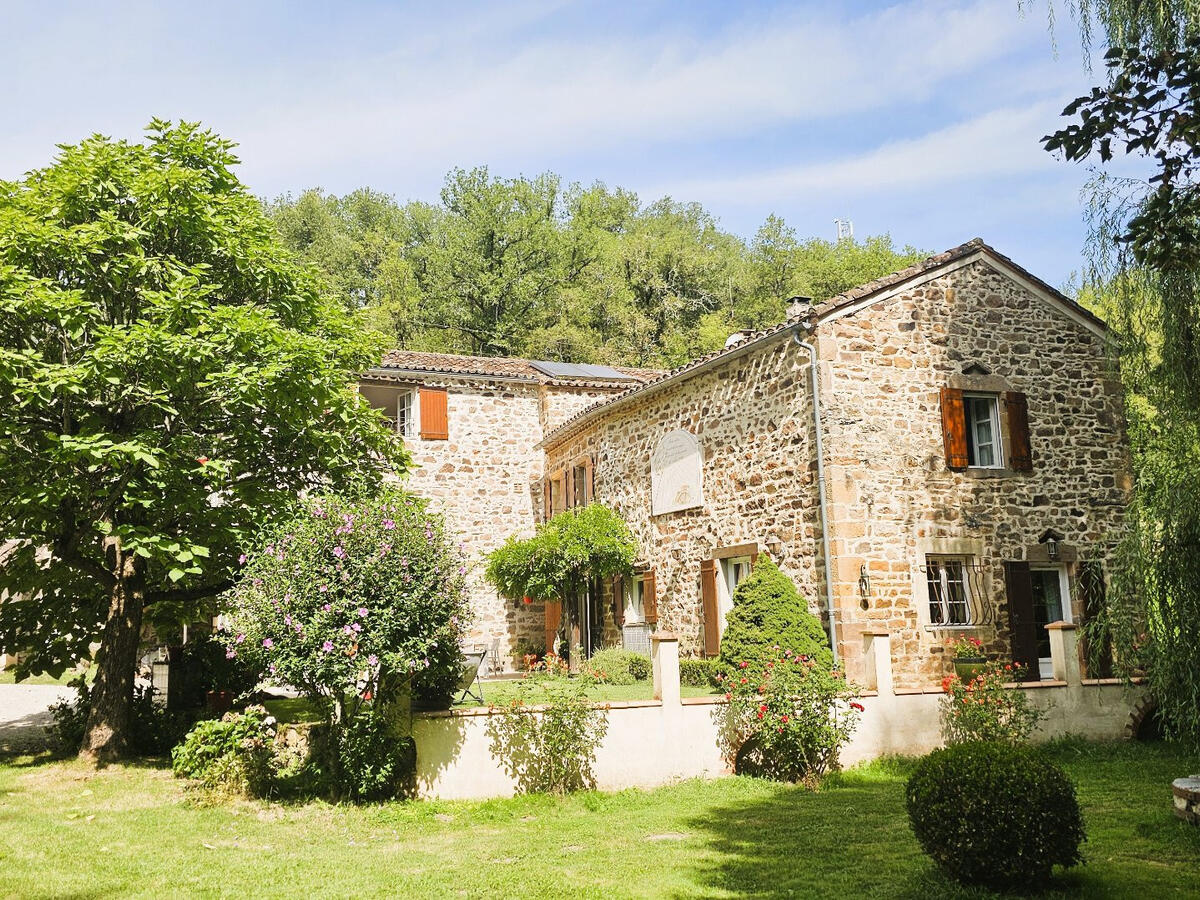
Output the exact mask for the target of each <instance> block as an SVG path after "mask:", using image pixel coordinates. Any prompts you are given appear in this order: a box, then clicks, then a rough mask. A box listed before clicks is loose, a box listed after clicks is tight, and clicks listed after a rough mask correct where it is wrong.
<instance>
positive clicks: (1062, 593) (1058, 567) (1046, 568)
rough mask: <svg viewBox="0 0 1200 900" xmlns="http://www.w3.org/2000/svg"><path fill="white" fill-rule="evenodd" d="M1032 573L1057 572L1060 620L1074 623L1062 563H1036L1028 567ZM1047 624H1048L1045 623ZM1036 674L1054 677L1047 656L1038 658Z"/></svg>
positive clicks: (1045, 677) (1044, 677)
mask: <svg viewBox="0 0 1200 900" xmlns="http://www.w3.org/2000/svg"><path fill="white" fill-rule="evenodd" d="M1029 571H1030V572H1031V573H1032V572H1057V573H1058V602H1059V605H1061V606H1062V620H1063V621H1064V622H1074V621H1075V620H1074V618H1073V614H1072V610H1071V579H1070V576H1069V574H1068V572H1067V567H1066V565H1065V564H1064V563H1036V564H1034V565H1031V566H1030V567H1029ZM1047 624H1049V623H1047ZM1038 669H1039V671H1038V674H1039V675H1040V676H1041V678H1042V679H1043V680H1047V679H1050V678H1053V677H1054V663H1053V660H1052V659H1051V657H1049V656H1039V657H1038Z"/></svg>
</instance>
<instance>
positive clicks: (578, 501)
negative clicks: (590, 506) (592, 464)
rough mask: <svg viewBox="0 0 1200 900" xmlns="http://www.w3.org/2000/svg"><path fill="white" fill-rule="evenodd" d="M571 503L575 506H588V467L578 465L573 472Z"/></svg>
mask: <svg viewBox="0 0 1200 900" xmlns="http://www.w3.org/2000/svg"><path fill="white" fill-rule="evenodd" d="M571 482H572V491H573V493H572V494H571V501H572V505H574V506H586V505H587V466H585V465H582V464H581V465H578V466H575V468H573V469H572V470H571Z"/></svg>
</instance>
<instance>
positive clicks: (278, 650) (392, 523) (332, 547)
mask: <svg viewBox="0 0 1200 900" xmlns="http://www.w3.org/2000/svg"><path fill="white" fill-rule="evenodd" d="M465 574H466V568H465V565H464V563H463V560H462V558H461V554H460V553H459V551H458V550H456V549H455V547H454V546H453V544H452V543H451V540H450V537H449V536H448V534H447V533H446V528H445V524H444V523H443V521H442V519H441V517H440V516H439V515H437V514H435V513H433V512H431V511H430V510H429V509H428V508H427V502H426V501H425V500H422V499H419V498H416V497H413V496H411V495H409V494H407V493H405V492H403V491H400V490H396V489H388V490H385V491H383V492H382V493H380V494H379V496H378V497H375V498H371V499H364V500H347V499H344V498H339V497H334V496H320V497H316V498H312V499H310V500H308V501H307V502H306V503H305V506H304V508H303V510H302V511H301V512H299V513H298V514H297V515H296V516H295V518H293V519H292V520H290V521H289V522H286V523H284V524H283V525H281V526H278V527H275V528H272V529H271V530H270V531H268V532H266V533H265V535H264V536H263V537H262V538H260V539H259V541H258V542H257V547H256V549H255V550H253V551H252V552H251V554H250V555H249V556H248V557H247V558H246V559H245V566H244V569H243V571H242V575H241V579H240V580H239V582H238V585H237V587H235V588H234V589H233V590H232V591H231V592H230V594H229V595H228V598H227V601H226V611H225V619H226V621H225V623H224V626H223V630H222V639H223V640H224V642H225V644H226V646H227V647H228V652H229V653H230V654H234V655H237V656H241V655H244V654H245V655H250V656H252V657H254V658H257V659H258V660H259V661H260V665H261V666H262V668H263V669H264V670H265V671H267V672H268V673H269V674H270V675H271V676H272V677H274V678H277V679H279V680H281V681H283V682H284V683H287V684H290V685H292V686H294V687H296V688H298V689H300V690H302V691H303V692H304V693H305V694H307V695H308V696H309V697H311V698H313V699H314V700H320V701H323V702H325V703H327V704H328V705H329V707H330V712H331V715H332V718H333V721H334V722H343V721H347V720H350V719H353V718H354V717H355V715H357V714H358V712H359V710H360V708H361V707H362V706H363V704H365V703H366V702H367V701H371V702H372V704H373V708H374V709H375V710H376V711H378V710H380V709H381V708H382V707H385V706H387V705H389V704H392V703H395V702H397V701H399V700H402V699H403V698H404V697H405V696H406V694H407V692H408V691H409V688H410V685H411V683H412V679H413V678H414V677H416V678H417V679H424V681H423V683H424V684H425V685H426V686H427V687H428V688H429V689H430V690H432V691H434V692H435V693H437V694H438V695H439V697H438V699H441V700H443V701H444V702H445V703H446V705H449V691H450V688H451V687H452V686H453V683H454V682H455V681H456V680H457V678H458V674H459V671H460V668H461V651H460V650H459V639H460V636H461V635H462V633H463V629H464V628H465V627H466V624H467V617H468V615H469V608H468V604H467V599H466V594H465V591H464V575H465Z"/></svg>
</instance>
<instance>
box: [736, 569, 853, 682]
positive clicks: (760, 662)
mask: <svg viewBox="0 0 1200 900" xmlns="http://www.w3.org/2000/svg"><path fill="white" fill-rule="evenodd" d="M781 650H782V651H787V652H790V653H792V654H799V655H801V656H805V657H807V658H808V659H811V660H813V662H814V663H816V664H817V665H819V666H822V667H824V668H829V667H830V666H832V665H833V653H832V652H831V651H830V649H829V640H828V638H827V637H826V636H825V629H824V628H822V627H821V621H820V620H819V619H818V618H817V617H816V616H814V615H813V614H812V613H810V612H809V611H808V604H807V603H805V602H804V598H803V597H801V596H800V592H799V591H798V590H796V585H795V584H793V583H792V580H791V579H790V578H788V577H787V576H786V575H785V574H783V572H781V571H779V567H778V566H776V565H775V563H773V562H772V561H771V560H770V559H768V558H767V557H766V556H760V557H759V558H758V561H757V562H756V563H755V564H754V571H753V572H751V573H750V575H749V577H748V578H746V580H745V581H743V582H742V583H741V584H739V585H738V587H737V590H736V591H734V594H733V609H732V610H730V612H729V615H728V616H727V617H726V620H725V633H724V635H722V637H721V655H720V660H721V666H720V667H721V670H722V672H723V673H725V674H726V675H730V674H733V672H734V671H735V670H738V671H739V674H746V675H749V676H750V677H756V676H758V675H760V674H762V672H763V669H764V667H765V665H766V663H767V662H768V661H769V660H772V659H776V658H778V656H779V654H780V651H781ZM743 662H744V663H747V668H748V669H749V672H746V671H744V670H742V669H741V664H742V663H743Z"/></svg>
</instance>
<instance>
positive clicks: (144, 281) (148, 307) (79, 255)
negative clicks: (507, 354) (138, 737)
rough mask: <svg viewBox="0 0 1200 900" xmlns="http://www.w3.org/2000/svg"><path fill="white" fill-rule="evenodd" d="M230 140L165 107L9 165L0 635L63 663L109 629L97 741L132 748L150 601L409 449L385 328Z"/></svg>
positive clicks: (95, 696)
mask: <svg viewBox="0 0 1200 900" xmlns="http://www.w3.org/2000/svg"><path fill="white" fill-rule="evenodd" d="M232 148H233V145H232V144H231V143H229V142H228V141H225V140H222V139H220V138H219V137H217V136H216V135H214V134H213V133H211V132H209V131H205V130H202V129H201V128H200V127H199V126H197V125H192V124H179V125H172V124H170V123H167V122H162V121H157V120H156V121H154V122H152V123H151V125H150V127H149V129H148V136H147V139H146V140H145V141H144V142H143V143H131V142H125V141H112V140H109V139H107V138H103V137H99V136H97V137H92V138H90V139H88V140H85V141H83V142H81V143H79V144H76V145H73V146H63V147H61V148H60V152H59V154H58V156H57V158H56V159H55V161H54V162H53V164H52V165H50V166H49V167H47V168H44V169H40V170H37V171H34V172H31V173H29V174H28V175H26V176H25V178H24V179H22V180H21V181H17V182H6V183H0V432H2V433H3V434H4V435H5V440H4V441H3V442H0V472H3V473H4V476H3V478H2V479H0V535H2V536H3V537H4V538H6V539H8V540H9V542H10V543H9V546H8V556H7V558H6V559H5V560H4V566H3V569H2V571H0V589H2V590H3V591H4V592H6V593H5V595H4V600H3V602H0V645H3V646H4V647H6V648H7V649H8V650H10V651H20V652H22V653H24V654H26V655H25V657H24V660H23V662H22V669H23V671H24V672H26V673H28V672H41V671H48V672H51V673H60V672H62V671H63V670H64V668H65V667H66V666H68V665H70V664H71V663H73V662H75V661H77V660H79V659H81V658H83V657H84V656H85V655H87V653H88V650H89V646H90V645H92V644H93V643H94V642H98V643H99V650H98V652H97V654H96V680H95V685H94V688H93V690H92V694H91V707H90V713H89V719H88V724H87V734H86V738H85V740H84V744H83V750H82V753H83V754H84V755H85V756H87V757H91V758H97V759H103V758H111V757H115V756H120V755H121V754H122V753H124V752H125V751H126V749H127V740H128V725H129V707H130V703H131V699H132V691H133V679H134V672H135V666H136V659H137V652H138V643H139V636H140V634H141V632H142V628H143V625H144V624H145V623H163V622H168V621H171V620H176V621H179V620H183V621H186V620H188V619H194V618H195V617H197V616H199V615H201V614H202V613H204V612H206V611H208V608H209V607H208V606H207V604H208V603H209V602H210V598H212V597H214V596H215V595H216V594H217V593H218V592H220V591H222V590H224V589H225V588H227V587H229V586H230V572H231V571H232V570H233V568H234V564H235V561H236V559H237V557H238V555H239V553H240V548H241V547H242V546H243V542H244V540H245V539H246V538H247V536H248V535H249V534H250V533H251V532H252V531H254V530H256V529H257V528H259V527H261V526H262V525H263V524H264V521H265V520H267V519H269V518H270V517H271V516H273V515H276V514H278V513H280V512H282V511H285V510H288V509H290V508H291V507H292V506H293V505H294V503H295V501H296V497H297V494H298V493H299V492H302V491H305V490H311V489H315V488H324V487H332V488H336V489H341V490H350V489H353V487H354V486H356V485H365V484H369V483H371V482H373V481H375V480H377V479H378V478H379V477H380V475H381V469H382V468H383V467H385V466H391V467H395V468H400V469H402V468H403V467H404V464H405V456H404V453H403V450H402V449H401V448H400V447H398V446H397V445H395V443H394V439H393V438H392V437H391V436H390V435H389V434H388V432H387V431H386V429H385V428H384V427H383V426H382V423H381V421H380V420H379V417H378V415H377V414H376V413H374V412H373V411H371V410H370V409H369V408H368V407H367V406H366V404H365V403H364V401H363V400H362V399H361V398H360V397H359V396H358V394H357V393H356V391H355V388H354V384H353V379H352V374H351V373H352V372H353V371H355V370H361V369H362V368H363V367H365V366H367V365H369V364H371V363H372V362H373V361H374V360H375V359H376V358H377V357H376V355H375V354H376V352H377V350H378V348H377V347H375V346H373V345H372V342H371V341H370V340H369V339H367V338H364V337H363V336H362V335H363V330H362V329H361V328H359V327H357V326H356V325H355V324H354V323H353V322H351V321H350V320H349V319H348V317H347V315H346V313H345V311H344V310H343V309H342V308H340V307H334V306H330V305H329V304H327V303H326V302H325V301H323V300H322V299H321V296H320V293H319V291H318V290H317V287H316V285H315V284H314V282H313V281H312V280H311V278H310V276H309V275H308V274H307V273H306V270H304V269H302V268H300V267H299V266H298V265H297V264H296V263H294V262H293V261H292V259H291V257H290V254H289V253H288V252H287V251H285V250H284V249H283V248H282V247H280V246H279V245H278V242H277V239H276V237H275V232H274V229H273V227H272V223H271V222H270V221H269V220H268V219H267V218H266V217H265V215H264V214H263V212H262V210H261V208H260V206H259V203H258V201H257V200H256V199H255V198H254V197H253V196H252V195H250V194H249V193H248V192H247V191H246V190H245V189H244V188H243V186H242V185H241V184H240V183H239V181H238V179H237V177H236V176H235V175H234V173H233V170H232V167H233V166H234V165H235V164H236V162H237V159H236V158H235V156H234V155H233V150H232Z"/></svg>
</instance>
